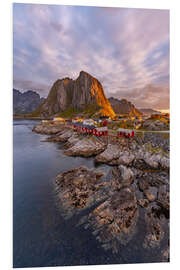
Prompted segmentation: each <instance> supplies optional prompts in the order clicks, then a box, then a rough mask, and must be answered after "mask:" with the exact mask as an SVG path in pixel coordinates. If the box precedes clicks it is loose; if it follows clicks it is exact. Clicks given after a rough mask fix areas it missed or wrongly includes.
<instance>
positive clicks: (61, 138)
mask: <svg viewBox="0 0 180 270" xmlns="http://www.w3.org/2000/svg"><path fill="white" fill-rule="evenodd" d="M72 135H73V130H72V129H69V130H66V131H65V132H63V133H62V134H61V135H60V136H59V142H66V141H67V140H68V139H69V138H70V137H71V136H72Z"/></svg>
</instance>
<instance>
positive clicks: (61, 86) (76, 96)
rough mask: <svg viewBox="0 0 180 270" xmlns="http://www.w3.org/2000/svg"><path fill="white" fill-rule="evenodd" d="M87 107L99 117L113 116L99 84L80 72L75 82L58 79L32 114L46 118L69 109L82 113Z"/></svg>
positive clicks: (67, 79) (91, 77) (94, 79)
mask: <svg viewBox="0 0 180 270" xmlns="http://www.w3.org/2000/svg"><path fill="white" fill-rule="evenodd" d="M87 107H88V108H91V110H93V111H94V112H99V113H100V114H101V115H106V116H111V117H113V116H115V113H114V111H113V109H112V107H111V105H110V103H109V101H108V99H107V98H106V96H105V94H104V90H103V87H102V85H101V83H100V82H99V81H98V80H97V79H96V78H94V77H93V76H91V75H90V74H88V73H87V72H84V71H81V72H80V74H79V76H78V78H77V79H76V80H72V79H70V78H67V77H66V78H63V79H58V80H57V81H56V82H55V83H54V84H53V86H52V88H51V90H50V92H49V94H48V97H47V98H46V100H45V101H44V102H43V103H42V104H41V105H40V106H39V107H38V108H37V109H36V110H35V111H34V112H33V114H34V115H36V116H45V117H47V116H50V115H55V114H57V113H60V112H63V111H66V110H69V109H72V110H75V111H83V110H86V109H87Z"/></svg>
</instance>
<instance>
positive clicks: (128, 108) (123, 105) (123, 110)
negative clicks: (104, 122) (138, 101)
mask: <svg viewBox="0 0 180 270" xmlns="http://www.w3.org/2000/svg"><path fill="white" fill-rule="evenodd" d="M109 102H110V104H111V106H112V108H113V110H114V111H115V113H119V114H130V115H132V116H140V115H142V112H141V111H139V110H138V109H136V107H135V106H134V105H133V104H132V103H131V102H129V101H127V100H126V99H121V100H119V99H117V98H113V97H111V98H109Z"/></svg>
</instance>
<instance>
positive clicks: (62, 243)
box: [13, 120, 160, 267]
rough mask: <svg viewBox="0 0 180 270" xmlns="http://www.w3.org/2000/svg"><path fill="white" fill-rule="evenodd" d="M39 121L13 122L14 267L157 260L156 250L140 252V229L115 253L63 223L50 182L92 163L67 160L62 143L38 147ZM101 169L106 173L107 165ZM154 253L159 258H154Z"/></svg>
mask: <svg viewBox="0 0 180 270" xmlns="http://www.w3.org/2000/svg"><path fill="white" fill-rule="evenodd" d="M37 123H38V121H31V120H14V126H13V133H14V137H13V140H14V151H13V160H14V164H13V266H14V267H33V266H34V267H40V266H58V265H59V266H64V265H87V264H117V263H135V262H156V261H159V255H160V250H159V253H158V252H157V249H156V250H153V251H151V252H150V251H144V250H143V249H142V237H144V234H143V233H142V229H143V228H144V223H143V221H142V220H141V218H140V219H139V222H140V225H139V229H138V231H137V234H136V235H135V237H134V239H132V240H131V241H130V243H129V244H128V245H126V246H122V248H121V249H120V250H119V253H118V254H112V253H111V251H105V250H104V249H103V248H102V247H101V245H100V243H99V242H98V241H97V240H96V239H95V237H94V236H93V235H92V233H91V231H90V229H87V230H85V229H84V228H83V226H79V227H77V226H76V224H77V220H76V219H73V218H71V219H69V220H64V218H63V216H62V215H61V207H60V206H57V200H56V194H55V183H54V181H55V177H56V175H57V174H58V173H61V172H63V171H66V170H69V169H71V168H74V167H78V166H80V165H85V166H87V167H89V168H94V162H93V159H91V158H89V159H87V158H80V157H76V158H74V157H66V156H64V155H63V154H62V152H63V149H62V145H61V144H54V143H50V142H41V140H43V139H45V138H46V136H45V135H39V134H36V133H33V132H32V127H33V126H34V125H35V124H37ZM100 169H103V170H106V169H107V166H101V167H100ZM158 254H159V255H158Z"/></svg>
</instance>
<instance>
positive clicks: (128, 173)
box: [118, 165, 134, 186]
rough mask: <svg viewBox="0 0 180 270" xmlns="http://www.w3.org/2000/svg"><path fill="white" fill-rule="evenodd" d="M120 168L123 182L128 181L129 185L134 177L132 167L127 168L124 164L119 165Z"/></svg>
mask: <svg viewBox="0 0 180 270" xmlns="http://www.w3.org/2000/svg"><path fill="white" fill-rule="evenodd" d="M118 170H119V171H120V175H121V177H122V179H123V182H126V183H128V186H129V185H130V184H131V183H132V181H133V178H134V173H133V171H132V170H131V169H130V168H127V167H125V166H123V165H119V166H118Z"/></svg>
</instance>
